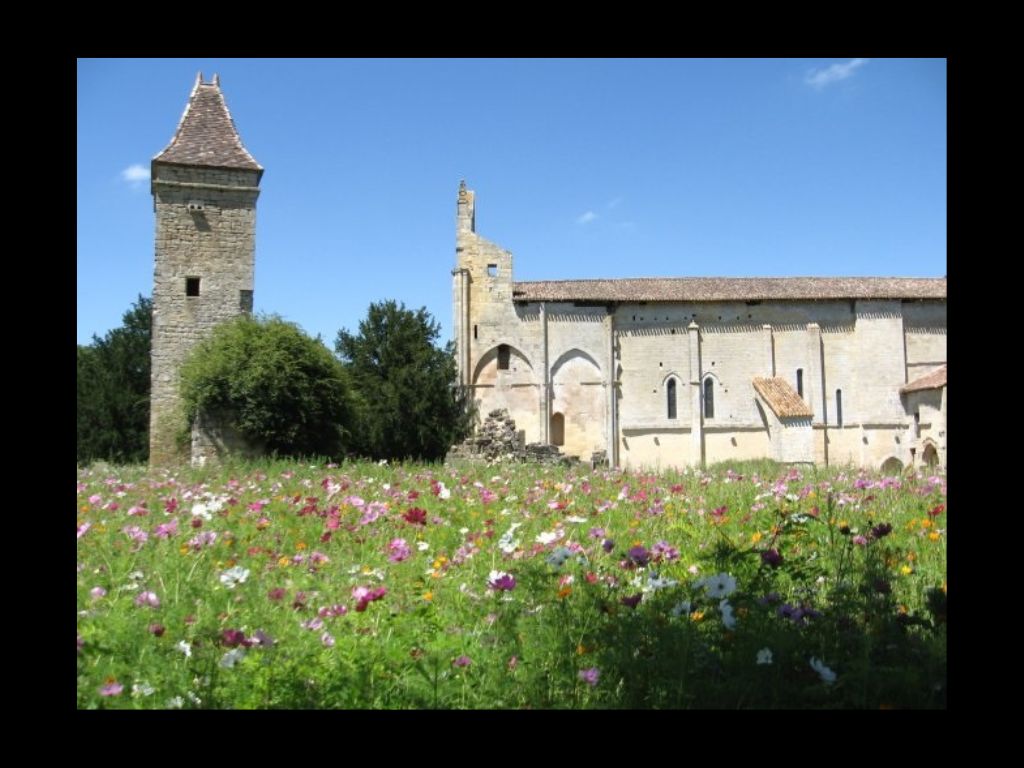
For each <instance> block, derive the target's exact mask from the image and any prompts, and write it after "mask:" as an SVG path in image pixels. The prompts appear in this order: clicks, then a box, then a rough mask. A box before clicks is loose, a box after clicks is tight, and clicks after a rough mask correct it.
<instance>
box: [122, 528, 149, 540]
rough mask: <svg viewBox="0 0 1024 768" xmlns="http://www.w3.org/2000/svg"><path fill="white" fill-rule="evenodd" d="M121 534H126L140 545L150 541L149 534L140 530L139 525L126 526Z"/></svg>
mask: <svg viewBox="0 0 1024 768" xmlns="http://www.w3.org/2000/svg"><path fill="white" fill-rule="evenodd" d="M121 533H123V534H125V535H126V536H127V537H128V538H129V539H131V540H132V541H136V542H138V543H139V544H145V543H146V541H147V540H148V539H149V534H148V533H146V532H145V531H144V530H142V529H141V528H139V526H137V525H126V526H125V527H124V528H122V529H121Z"/></svg>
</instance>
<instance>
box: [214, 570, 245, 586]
mask: <svg viewBox="0 0 1024 768" xmlns="http://www.w3.org/2000/svg"><path fill="white" fill-rule="evenodd" d="M248 578H249V569H248V568H243V567H242V566H240V565H236V566H235V567H234V568H228V569H227V570H226V571H224V573H222V574H221V575H220V583H221V584H223V585H224V586H225V587H227V588H228V589H234V588H235V587H236V586H237V585H239V584H244V583H245V580H246V579H248Z"/></svg>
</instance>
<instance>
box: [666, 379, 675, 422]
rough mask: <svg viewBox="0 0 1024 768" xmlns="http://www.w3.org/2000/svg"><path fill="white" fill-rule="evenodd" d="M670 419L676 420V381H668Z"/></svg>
mask: <svg viewBox="0 0 1024 768" xmlns="http://www.w3.org/2000/svg"><path fill="white" fill-rule="evenodd" d="M668 417H669V418H670V419H674V418H676V380H675V379H669V380H668Z"/></svg>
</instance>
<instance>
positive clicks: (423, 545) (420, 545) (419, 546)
mask: <svg viewBox="0 0 1024 768" xmlns="http://www.w3.org/2000/svg"><path fill="white" fill-rule="evenodd" d="M416 549H418V550H419V551H420V552H426V551H427V550H428V549H430V545H429V544H427V542H425V541H417V542H416Z"/></svg>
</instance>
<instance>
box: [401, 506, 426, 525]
mask: <svg viewBox="0 0 1024 768" xmlns="http://www.w3.org/2000/svg"><path fill="white" fill-rule="evenodd" d="M402 517H403V518H404V519H405V521H406V522H407V523H409V524H410V525H426V524H427V510H425V509H420V508H419V507H412V508H411V509H409V510H408V511H407V512H406V513H405V514H404V515H402Z"/></svg>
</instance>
